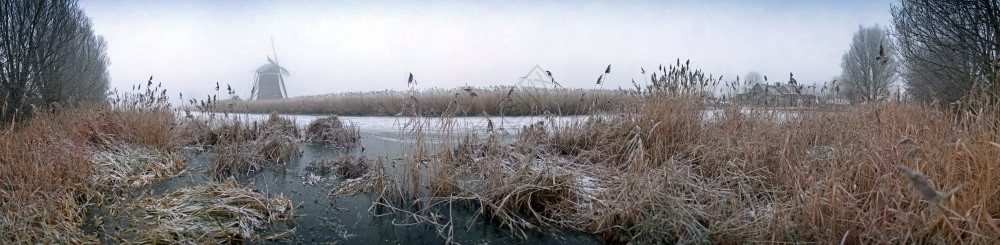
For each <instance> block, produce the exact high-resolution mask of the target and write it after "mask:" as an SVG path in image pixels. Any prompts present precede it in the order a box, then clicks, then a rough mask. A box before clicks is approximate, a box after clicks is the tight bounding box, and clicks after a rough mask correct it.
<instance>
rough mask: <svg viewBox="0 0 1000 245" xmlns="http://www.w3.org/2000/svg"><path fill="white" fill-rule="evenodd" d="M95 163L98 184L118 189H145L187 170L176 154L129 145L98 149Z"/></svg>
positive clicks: (94, 155)
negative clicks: (150, 184) (147, 185)
mask: <svg viewBox="0 0 1000 245" xmlns="http://www.w3.org/2000/svg"><path fill="white" fill-rule="evenodd" d="M91 161H93V162H94V163H96V164H97V172H96V174H94V176H93V178H94V180H95V182H97V183H102V184H107V185H111V186H117V187H142V186H144V185H146V184H149V183H152V182H154V181H157V180H162V179H166V178H171V177H176V176H178V175H180V174H181V173H183V172H184V169H185V168H186V165H185V164H184V162H183V160H181V157H180V156H178V155H177V154H176V153H170V152H164V151H162V150H158V149H156V148H152V147H138V146H132V145H125V144H122V145H117V146H109V147H102V148H101V149H97V150H94V151H93V154H92V155H91Z"/></svg>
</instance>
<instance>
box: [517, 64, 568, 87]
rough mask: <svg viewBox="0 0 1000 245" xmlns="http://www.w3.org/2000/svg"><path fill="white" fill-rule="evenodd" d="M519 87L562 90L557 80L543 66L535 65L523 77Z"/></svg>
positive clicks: (518, 83)
mask: <svg viewBox="0 0 1000 245" xmlns="http://www.w3.org/2000/svg"><path fill="white" fill-rule="evenodd" d="M517 86H518V87H522V88H561V87H562V85H559V83H558V82H556V81H555V78H553V77H552V76H550V75H549V73H548V70H545V69H544V68H542V66H541V65H535V67H532V68H531V70H529V71H528V74H525V75H524V76H523V77H521V80H520V81H518V82H517Z"/></svg>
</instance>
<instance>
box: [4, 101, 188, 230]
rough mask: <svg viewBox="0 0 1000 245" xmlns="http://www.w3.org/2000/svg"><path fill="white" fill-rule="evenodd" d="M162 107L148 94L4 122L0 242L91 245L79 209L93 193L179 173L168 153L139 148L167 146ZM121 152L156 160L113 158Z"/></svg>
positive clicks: (168, 123) (169, 116) (166, 114)
mask: <svg viewBox="0 0 1000 245" xmlns="http://www.w3.org/2000/svg"><path fill="white" fill-rule="evenodd" d="M153 91H156V90H153ZM148 93H149V94H153V92H148ZM167 107H168V105H165V100H160V99H157V98H156V97H155V96H150V97H144V96H130V97H127V98H125V97H122V96H119V97H118V98H117V99H116V102H115V103H113V104H111V105H95V106H83V107H73V108H58V107H57V108H53V111H48V112H41V113H38V114H36V115H34V117H33V118H31V119H28V120H22V121H20V122H16V123H13V124H4V125H3V126H2V130H0V169H3V171H0V243H12V244H21V243H93V242H96V240H95V239H96V238H95V237H93V236H91V235H88V234H85V233H84V232H83V230H82V227H83V226H82V224H83V221H84V207H85V206H86V205H87V204H88V203H93V202H97V203H100V202H101V201H102V197H104V196H105V195H104V194H102V193H101V192H99V190H101V189H103V187H105V186H111V187H116V186H117V187H123V186H130V185H132V186H134V185H141V184H144V183H148V181H152V180H154V179H158V178H165V177H168V176H171V175H175V174H176V173H178V171H180V170H181V169H182V167H180V166H178V165H177V161H176V158H173V157H170V153H163V152H162V151H160V150H155V153H154V151H153V150H150V151H147V150H141V149H169V147H168V139H169V138H170V137H169V136H170V132H171V127H172V126H173V123H174V115H173V113H171V112H170V111H169V110H168V109H166V108H167ZM122 146H128V147H136V148H137V149H140V150H136V151H131V150H124V149H122V148H121V147H122ZM164 154H165V155H164ZM123 155H131V156H140V155H141V156H150V157H151V158H150V160H152V161H153V162H156V163H151V164H150V165H145V166H142V165H141V164H138V163H139V162H140V161H130V160H122V161H118V160H121V159H120V158H119V157H121V156H123ZM160 163H162V164H160ZM109 173H113V174H112V175H106V174H109Z"/></svg>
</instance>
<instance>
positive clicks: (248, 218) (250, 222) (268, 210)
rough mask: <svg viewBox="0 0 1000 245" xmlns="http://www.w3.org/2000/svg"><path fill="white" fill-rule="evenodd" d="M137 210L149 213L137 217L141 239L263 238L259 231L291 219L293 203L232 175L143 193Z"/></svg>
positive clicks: (172, 241) (232, 240) (211, 240)
mask: <svg viewBox="0 0 1000 245" xmlns="http://www.w3.org/2000/svg"><path fill="white" fill-rule="evenodd" d="M133 205H135V207H133V208H136V209H140V210H144V211H145V212H146V217H144V218H140V219H138V221H139V224H138V226H139V227H142V228H144V229H140V230H138V234H136V240H135V241H134V242H138V243H152V244H177V243H200V244H207V243H214V244H218V243H239V242H249V241H260V237H259V235H258V234H257V232H256V231H257V230H258V229H261V228H264V227H265V226H266V225H268V224H270V223H273V222H275V221H279V220H288V219H291V218H292V202H291V200H289V199H288V198H285V197H284V196H281V195H278V196H276V197H274V198H267V196H265V195H263V194H261V193H257V192H254V191H253V186H252V185H250V186H240V185H239V184H237V183H236V180H234V179H233V178H232V177H229V178H228V179H226V180H224V181H222V182H221V183H211V184H208V185H201V186H194V187H188V188H183V189H180V190H177V191H174V192H171V193H168V194H165V195H164V196H162V197H146V198H140V199H139V200H137V202H136V203H135V204H133Z"/></svg>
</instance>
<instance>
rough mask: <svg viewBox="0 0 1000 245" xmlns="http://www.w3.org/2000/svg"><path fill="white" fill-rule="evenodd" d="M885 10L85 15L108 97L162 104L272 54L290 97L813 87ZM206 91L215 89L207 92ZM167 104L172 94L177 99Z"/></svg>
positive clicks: (768, 4)
mask: <svg viewBox="0 0 1000 245" xmlns="http://www.w3.org/2000/svg"><path fill="white" fill-rule="evenodd" d="M894 2H895V1H886V0H881V1H868V0H860V1H829V2H827V1H607V2H605V1H601V2H597V1H594V2H589V1H546V2H537V1H496V2H491V1H398V2H397V1H357V2H354V1H351V2H344V1H96V0H82V2H81V5H82V7H83V8H84V9H85V11H86V12H87V14H88V15H89V16H90V17H91V18H92V19H93V24H94V29H95V32H96V33H97V34H99V35H103V36H104V37H105V38H106V40H107V42H108V56H109V58H110V59H111V67H110V69H111V70H110V72H111V79H112V87H117V88H119V89H120V90H123V89H124V90H128V89H130V88H131V86H132V85H133V84H137V83H140V82H142V83H145V81H146V80H147V79H148V78H149V76H151V75H152V76H153V77H154V82H162V83H163V84H164V86H165V87H166V88H167V89H168V90H169V91H170V93H171V94H172V95H171V96H172V97H176V96H177V92H183V93H184V94H185V97H187V98H190V97H189V96H199V98H203V97H204V95H206V94H209V90H211V89H212V88H214V86H215V83H216V82H219V83H221V84H223V85H222V86H223V88H224V87H225V84H231V85H232V87H233V88H234V89H236V90H237V91H238V92H239V93H240V94H243V96H246V94H249V91H250V89H251V87H252V85H253V76H254V75H253V71H254V69H256V68H257V67H258V66H260V65H262V64H264V63H265V62H267V60H266V59H267V56H270V55H272V51H271V42H270V37H272V36H273V37H274V44H275V46H276V49H277V55H278V61H279V62H280V63H281V65H282V66H283V67H286V68H287V69H288V70H289V71H290V73H291V76H290V77H288V78H287V79H286V86H287V87H288V94H289V95H290V96H293V97H294V96H303V95H315V94H327V93H335V92H349V91H373V90H384V89H391V90H404V89H406V79H407V76H408V74H409V73H411V72H412V73H413V74H414V76H415V77H416V79H417V81H418V82H419V88H431V87H438V88H454V87H458V86H463V85H466V84H468V85H473V86H490V85H511V84H514V83H516V82H517V80H518V78H519V77H521V76H524V74H525V73H527V72H528V70H529V69H531V68H532V67H534V66H535V65H536V64H538V65H541V66H542V67H544V68H545V69H547V70H550V71H552V73H553V75H554V77H555V78H556V81H558V82H560V83H561V84H562V85H563V86H566V87H580V88H593V87H594V82H595V81H596V79H597V76H598V75H600V74H601V73H602V72H603V71H604V68H605V67H606V66H607V65H608V64H611V66H612V73H611V74H610V76H609V77H608V78H607V79H606V81H607V82H606V83H607V84H606V85H605V86H604V88H617V87H618V86H619V85H620V86H622V87H629V86H631V80H632V79H635V80H637V81H643V78H644V76H642V75H641V74H640V67H645V68H646V70H647V71H651V70H653V69H654V68H655V67H657V66H659V65H660V64H667V63H673V62H675V61H676V59H677V58H680V59H681V60H682V62H683V61H684V60H687V59H690V60H691V63H692V65H693V66H695V67H697V68H701V69H702V70H703V71H705V72H708V73H712V74H714V75H715V76H718V75H725V77H726V80H730V79H732V78H735V76H737V75H740V76H742V75H743V74H745V73H747V72H749V71H758V72H760V73H761V74H763V75H765V76H768V78H769V79H770V81H772V82H773V81H775V79H776V78H780V79H781V80H782V81H787V79H788V73H789V72H794V73H795V78H796V80H798V81H799V82H800V83H813V82H822V81H826V80H829V79H831V78H832V77H834V76H836V75H838V74H839V73H840V60H841V56H843V54H844V52H845V51H846V50H847V48H848V46H849V45H850V41H851V37H852V35H853V33H854V32H855V31H857V30H858V26H859V25H865V26H870V25H875V24H879V25H882V26H888V25H889V21H890V19H891V16H890V13H889V8H890V4H892V3H894ZM211 93H212V94H214V91H212V92H211ZM175 99H176V98H175Z"/></svg>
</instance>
